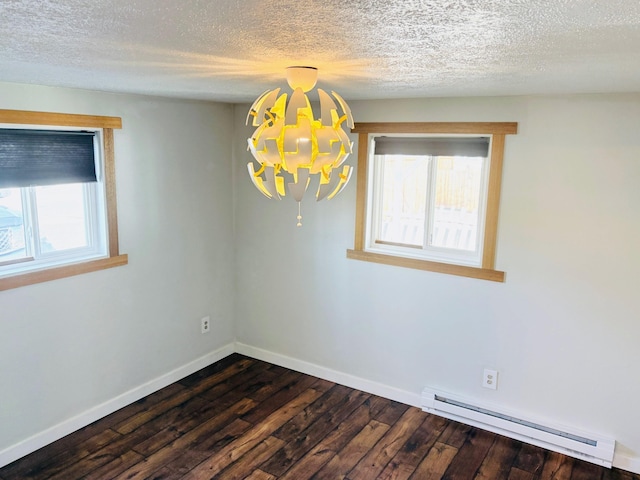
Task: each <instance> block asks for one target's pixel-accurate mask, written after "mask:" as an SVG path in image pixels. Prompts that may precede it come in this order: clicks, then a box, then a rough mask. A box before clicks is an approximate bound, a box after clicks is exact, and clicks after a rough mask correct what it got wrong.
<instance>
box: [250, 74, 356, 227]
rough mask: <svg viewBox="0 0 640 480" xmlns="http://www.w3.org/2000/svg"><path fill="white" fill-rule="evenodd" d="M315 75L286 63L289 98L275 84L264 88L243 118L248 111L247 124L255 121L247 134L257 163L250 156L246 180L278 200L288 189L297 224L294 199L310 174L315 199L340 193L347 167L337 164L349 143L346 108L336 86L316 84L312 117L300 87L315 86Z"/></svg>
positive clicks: (349, 118) (350, 124) (300, 194)
mask: <svg viewBox="0 0 640 480" xmlns="http://www.w3.org/2000/svg"><path fill="white" fill-rule="evenodd" d="M317 78H318V70H317V69H316V68H313V67H289V68H287V82H288V83H289V86H290V87H291V89H292V90H293V93H292V94H291V98H290V99H289V101H288V102H287V94H286V93H283V94H282V95H280V96H278V94H279V93H280V89H279V88H276V89H275V90H268V91H266V92H265V93H263V94H262V95H261V96H260V97H258V99H257V100H256V101H255V102H254V103H253V105H252V106H251V109H250V110H249V114H248V115H247V122H246V123H247V125H248V124H249V121H250V120H251V117H253V120H251V124H252V125H253V126H254V127H257V128H256V130H255V131H254V132H253V135H251V137H250V138H249V139H248V143H249V150H250V151H251V154H252V155H253V156H254V158H255V159H256V161H257V162H258V164H259V168H258V169H257V170H256V169H255V168H254V163H253V162H250V163H249V164H248V165H247V167H248V169H249V175H250V176H251V180H252V181H253V184H254V185H255V186H256V188H257V189H258V190H259V191H260V192H261V193H262V194H264V195H265V196H266V197H267V198H276V199H278V200H279V199H281V198H282V197H284V196H285V195H286V194H287V191H288V193H289V194H290V195H291V196H292V197H293V198H294V199H295V200H296V201H297V202H298V226H301V225H302V222H301V219H302V216H301V214H300V202H301V201H302V197H303V196H304V194H305V192H306V190H307V188H308V187H309V184H310V183H311V179H312V178H318V181H317V185H318V186H317V190H316V193H315V196H316V199H317V200H318V201H320V200H322V199H324V198H327V199H331V198H333V197H335V196H336V195H337V194H338V193H340V192H341V191H342V190H343V189H344V187H345V186H346V185H347V182H348V181H349V178H350V177H351V173H352V168H351V167H350V166H349V165H343V163H344V161H345V160H346V159H347V157H348V156H349V154H350V153H351V147H352V144H351V141H350V140H349V137H348V136H347V134H346V132H345V131H344V130H343V127H348V128H353V117H352V116H351V110H350V109H349V106H348V105H347V103H346V102H345V101H344V100H343V99H342V97H340V95H338V94H337V93H336V92H333V91H332V92H331V95H329V94H328V93H326V92H325V91H324V90H322V89H320V88H318V89H317V90H318V97H319V100H320V116H319V117H318V118H315V117H314V114H313V110H312V108H311V103H310V102H309V98H308V97H307V95H306V92H308V91H310V90H311V89H312V88H313V87H315V85H316V80H317ZM334 99H335V101H334ZM336 102H337V105H336ZM338 105H339V107H340V108H339V109H338ZM285 176H286V177H287V178H286V179H285ZM286 180H290V181H289V182H286ZM285 183H286V186H287V187H288V188H285Z"/></svg>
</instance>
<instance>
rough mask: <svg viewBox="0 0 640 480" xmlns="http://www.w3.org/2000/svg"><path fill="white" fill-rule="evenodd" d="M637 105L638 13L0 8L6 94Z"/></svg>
mask: <svg viewBox="0 0 640 480" xmlns="http://www.w3.org/2000/svg"><path fill="white" fill-rule="evenodd" d="M294 65H304V66H313V67H317V68H318V70H319V82H318V85H319V86H321V87H322V88H327V89H335V90H337V91H339V92H340V94H341V95H342V96H343V97H344V98H345V99H347V100H354V99H380V98H413V97H441V96H490V95H521V94H556V93H558V94H565V93H601V92H637V91H639V90H640V2H639V1H638V0H606V1H603V0H458V1H454V0H342V1H338V0H324V1H317V0H259V1H257V0H244V1H243V0H62V1H61V0H1V2H0V81H5V82H17V83H33V84H40V85H50V86H66V87H77V88H85V89H91V90H102V91H109V92H127V93H140V94H150V95H161V96H170V97H179V98H193V99H203V100H217V101H224V102H247V101H252V100H253V99H255V98H256V96H258V95H259V94H261V93H262V92H264V91H265V90H267V89H270V88H273V87H274V86H277V85H285V84H286V83H285V79H284V71H285V68H286V67H288V66H294Z"/></svg>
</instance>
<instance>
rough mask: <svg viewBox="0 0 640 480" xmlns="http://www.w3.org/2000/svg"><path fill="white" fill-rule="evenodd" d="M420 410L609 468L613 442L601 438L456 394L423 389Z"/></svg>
mask: <svg viewBox="0 0 640 480" xmlns="http://www.w3.org/2000/svg"><path fill="white" fill-rule="evenodd" d="M422 410H424V411H425V412H429V413H433V414H434V415H439V416H441V417H445V418H449V419H451V420H455V421H457V422H461V423H464V424H467V425H471V426H474V427H478V428H482V429H483V430H488V431H490V432H494V433H497V434H500V435H504V436H505V437H510V438H514V439H516V440H520V441H522V442H525V443H529V444H532V445H537V446H539V447H542V448H546V449H548V450H553V451H554V452H558V453H562V454H564V455H569V456H571V457H574V458H578V459H580V460H585V461H587V462H592V463H595V464H597V465H601V466H604V467H608V468H611V462H612V461H613V452H614V448H615V441H614V440H613V439H611V438H606V437H603V436H601V435H595V434H592V433H587V432H582V431H578V430H575V429H569V428H567V427H564V426H558V425H548V424H547V425H544V424H542V423H540V422H538V421H536V420H534V419H531V418H526V417H525V416H524V415H520V414H517V413H515V412H507V411H505V410H503V409H500V410H498V409H495V408H493V407H491V406H489V405H481V404H479V403H478V402H476V401H473V400H469V399H465V398H462V397H460V396H458V395H453V394H450V393H446V392H442V391H437V390H433V389H431V388H425V389H424V390H423V392H422Z"/></svg>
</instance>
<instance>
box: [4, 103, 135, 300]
mask: <svg viewBox="0 0 640 480" xmlns="http://www.w3.org/2000/svg"><path fill="white" fill-rule="evenodd" d="M0 124H5V125H11V126H15V128H19V126H20V125H24V126H34V125H37V126H42V127H43V128H51V127H73V128H96V129H101V130H102V135H101V138H102V154H103V158H102V161H103V163H104V191H105V222H106V234H107V239H106V241H107V256H106V257H104V258H98V259H93V260H81V261H78V262H75V263H68V264H64V265H59V266H51V267H45V268H43V269H41V270H34V271H30V272H23V273H16V274H14V275H10V276H6V277H3V278H0V291H2V290H8V289H11V288H17V287H22V286H26V285H32V284H35V283H41V282H47V281H50V280H56V279H59V278H65V277H70V276H73V275H80V274H83V273H89V272H94V271H98V270H104V269H106V268H112V267H117V266H122V265H126V264H127V263H128V255H126V254H121V253H120V251H119V243H118V214H117V204H116V178H115V149H114V135H113V130H114V129H120V128H122V119H121V118H120V117H106V116H95V115H80V114H66V113H52V112H36V111H24V110H2V109H0Z"/></svg>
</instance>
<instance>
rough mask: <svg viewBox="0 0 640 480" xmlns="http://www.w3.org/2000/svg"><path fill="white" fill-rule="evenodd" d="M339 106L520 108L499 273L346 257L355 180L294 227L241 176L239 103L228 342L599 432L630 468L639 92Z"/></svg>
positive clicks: (290, 215) (368, 116)
mask: <svg viewBox="0 0 640 480" xmlns="http://www.w3.org/2000/svg"><path fill="white" fill-rule="evenodd" d="M350 105H351V107H352V110H353V113H354V117H355V118H356V122H358V121H360V122H372V121H516V122H518V124H519V133H518V134H517V135H515V136H508V137H507V142H506V150H505V164H504V172H503V184H502V185H503V189H502V201H501V210H500V224H499V236H498V255H497V262H496V267H497V268H498V269H500V270H504V271H505V272H506V282H505V283H494V282H489V281H483V280H474V279H468V278H462V277H455V276H448V275H444V274H438V273H431V272H423V271H417V270H410V269H402V268H399V267H392V266H383V265H377V264H373V263H366V262H360V261H355V260H347V259H346V258H345V251H346V250H347V249H348V248H353V233H354V224H353V222H354V211H355V182H354V183H353V184H352V185H350V186H349V187H348V188H347V189H346V190H345V191H344V192H343V193H342V194H341V196H339V197H336V198H335V199H334V200H332V201H330V202H326V201H323V202H322V203H318V204H316V203H315V201H314V200H313V197H312V195H309V197H310V199H307V200H306V201H304V202H303V215H304V221H303V222H304V224H305V225H304V227H302V228H296V226H295V223H296V222H295V216H296V207H295V202H294V201H293V200H291V199H289V198H288V199H285V200H283V201H281V202H278V201H275V200H267V199H265V198H264V197H262V195H261V194H260V193H259V192H258V191H257V190H256V189H255V188H254V187H253V185H252V184H251V182H250V180H249V178H248V177H247V173H246V167H245V165H246V163H247V162H248V161H249V160H250V155H249V153H247V152H246V151H245V149H246V147H245V145H246V137H247V136H249V134H250V132H251V129H250V128H249V127H246V126H244V118H245V115H246V109H247V107H246V106H238V107H237V108H236V121H235V125H236V132H235V135H236V140H235V146H236V150H235V151H236V153H235V169H236V179H235V199H236V206H235V208H236V212H235V221H236V226H237V235H236V259H237V272H238V273H237V277H236V279H237V301H236V331H237V340H238V341H239V342H242V343H244V344H247V345H250V346H252V347H256V348H259V349H264V350H265V351H268V352H271V353H273V354H275V355H284V356H288V357H292V358H293V359H296V360H300V361H304V362H310V363H312V364H316V365H318V366H321V367H323V368H329V369H333V370H336V371H338V372H343V373H346V374H349V375H354V376H356V377H360V378H362V379H365V380H370V381H373V382H379V383H381V384H383V385H386V386H389V387H395V388H398V389H400V390H404V391H407V392H410V394H412V395H413V396H414V398H418V395H419V394H420V392H421V390H422V388H423V387H425V386H427V385H428V386H437V387H440V388H442V389H445V390H448V391H450V392H453V393H458V394H461V395H465V396H469V397H476V398H478V399H481V400H483V401H485V402H490V403H494V404H496V405H502V406H505V407H508V408H510V409H515V410H519V411H521V412H525V413H528V414H530V415H534V416H536V417H542V418H545V419H548V420H550V421H554V422H560V423H563V424H566V425H569V426H574V427H577V428H582V429H586V430H590V431H593V432H598V433H602V434H608V435H611V436H613V437H614V438H616V439H617V441H618V442H619V443H618V447H617V451H616V464H617V465H618V466H621V467H623V468H628V469H631V468H633V469H635V470H636V471H638V469H640V429H639V428H638V427H639V426H640V410H639V409H638V398H640V381H639V377H640V367H639V365H640V348H639V347H638V339H640V313H639V312H640V295H639V294H638V275H639V272H640V254H639V252H638V247H639V245H640V215H639V214H638V208H640V133H639V132H638V128H639V126H640V95H594V96H563V97H507V98H477V99H423V100H406V101H396V100H394V101H359V102H352V103H350ZM354 140H355V137H354ZM350 163H351V164H352V165H355V163H356V155H355V154H354V155H353V157H352V158H351V159H350ZM354 177H355V176H354ZM484 367H493V368H495V369H497V370H499V372H500V382H499V388H498V390H497V391H491V390H486V389H483V388H481V386H480V382H481V376H482V371H483V368H484Z"/></svg>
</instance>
